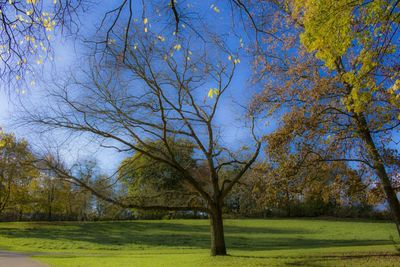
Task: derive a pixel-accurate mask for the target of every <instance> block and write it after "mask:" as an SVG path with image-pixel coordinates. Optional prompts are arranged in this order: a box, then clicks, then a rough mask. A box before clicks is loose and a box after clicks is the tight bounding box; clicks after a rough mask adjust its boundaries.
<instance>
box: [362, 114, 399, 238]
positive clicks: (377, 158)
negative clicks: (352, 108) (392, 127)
mask: <svg viewBox="0 0 400 267" xmlns="http://www.w3.org/2000/svg"><path fill="white" fill-rule="evenodd" d="M357 123H358V132H359V134H360V137H361V139H362V140H363V141H364V142H365V144H366V147H367V151H368V155H369V156H370V157H371V159H372V165H373V168H374V171H375V174H376V175H377V176H378V177H379V179H380V181H381V183H382V186H383V190H384V192H385V195H386V200H387V202H388V203H389V206H390V211H391V213H392V217H393V220H394V222H395V224H396V227H397V232H398V234H399V236H400V203H399V199H398V198H397V195H396V191H395V190H394V189H393V186H392V183H391V181H390V178H389V176H388V174H387V172H386V168H385V165H384V163H383V159H382V157H381V155H380V154H379V152H378V149H377V148H376V145H375V142H374V140H373V138H372V136H371V132H370V130H369V128H368V124H367V121H366V119H365V117H364V116H363V115H362V114H361V115H358V116H357Z"/></svg>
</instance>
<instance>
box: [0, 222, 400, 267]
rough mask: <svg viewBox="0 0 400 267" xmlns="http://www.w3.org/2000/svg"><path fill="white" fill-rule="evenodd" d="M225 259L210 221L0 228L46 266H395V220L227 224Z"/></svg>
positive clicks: (0, 239) (1, 238)
mask: <svg viewBox="0 0 400 267" xmlns="http://www.w3.org/2000/svg"><path fill="white" fill-rule="evenodd" d="M225 226H226V227H225V228H226V229H225V230H226V241H227V246H228V253H229V254H230V256H228V257H210V256H209V250H208V248H209V243H210V238H209V226H208V221H207V220H169V221H123V222H88V223H77V222H62V223H0V249H4V250H13V251H26V252H31V253H32V254H33V255H34V257H35V258H37V259H38V260H40V261H43V262H46V263H48V264H50V265H51V266H282V265H297V266H396V264H398V262H400V257H399V256H396V254H395V252H396V249H395V246H394V245H393V240H392V238H393V237H395V240H397V242H399V240H398V238H396V230H395V227H394V225H393V224H392V223H388V222H369V221H333V220H301V219H298V220H226V222H225Z"/></svg>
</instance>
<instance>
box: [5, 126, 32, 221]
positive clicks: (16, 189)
mask: <svg viewBox="0 0 400 267" xmlns="http://www.w3.org/2000/svg"><path fill="white" fill-rule="evenodd" d="M34 160H35V158H34V156H33V155H32V153H31V151H30V149H29V147H28V143H27V142H26V141H25V140H17V139H16V138H15V136H14V135H12V134H7V133H3V132H2V133H0V213H1V212H3V211H4V210H5V209H6V208H8V207H9V205H10V204H14V205H16V206H14V207H13V208H17V207H18V206H21V204H23V203H24V202H26V201H28V200H29V194H28V190H29V187H30V185H31V182H32V179H34V178H35V177H37V176H38V171H37V169H35V168H34V167H33V162H34ZM18 210H19V209H18Z"/></svg>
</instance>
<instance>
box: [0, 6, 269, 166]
mask: <svg viewBox="0 0 400 267" xmlns="http://www.w3.org/2000/svg"><path fill="white" fill-rule="evenodd" d="M191 2H193V3H194V4H195V5H196V4H197V5H198V7H196V6H193V7H190V8H194V9H196V8H200V9H201V11H200V13H201V14H202V16H203V17H204V18H205V19H206V21H208V22H209V23H210V24H211V25H212V27H213V28H215V29H218V30H219V31H221V32H223V33H224V35H225V36H224V38H225V40H226V42H227V43H228V45H229V46H232V47H233V48H237V47H238V46H239V45H240V42H239V40H240V38H242V39H243V40H242V42H244V45H245V46H246V35H245V33H244V32H241V31H240V27H238V28H237V32H236V33H233V32H229V31H228V29H229V28H230V27H228V26H229V25H230V23H231V21H230V19H231V18H230V13H229V7H228V6H222V5H221V6H219V5H218V4H216V2H217V1H197V2H196V1H191ZM191 2H189V1H187V3H189V4H190V3H191ZM115 3H117V1H115V2H112V1H103V4H100V5H96V6H95V7H92V9H91V12H90V13H87V14H85V15H84V16H82V17H81V29H80V33H79V34H80V35H81V36H86V38H87V36H93V38H96V36H95V30H96V28H97V26H98V25H99V23H100V19H101V17H102V15H103V14H104V12H105V11H106V10H109V9H110V8H111V6H112V5H113V4H115ZM185 3H186V2H185V1H183V3H182V4H185ZM188 7H189V6H188ZM215 7H216V8H217V9H215ZM136 9H137V8H136ZM200 9H196V10H200ZM217 11H218V12H217ZM135 12H136V14H135V16H134V17H135V18H137V21H138V22H137V23H139V24H140V22H141V21H142V18H141V15H142V13H141V10H139V9H137V10H136V11H135ZM146 17H148V18H149V21H150V23H149V24H150V27H153V30H158V29H157V28H158V27H159V26H158V25H157V24H156V23H154V24H152V23H151V22H152V19H153V17H154V19H156V17H157V16H156V14H152V13H151V12H148V13H147V14H146ZM163 29H164V28H163ZM164 34H165V35H167V34H168V33H165V32H164ZM170 35H171V38H173V37H172V33H170ZM239 37H240V38H239ZM53 48H54V64H53V63H51V62H46V63H45V66H43V68H44V70H45V73H46V75H45V77H44V81H43V83H42V82H41V81H39V79H38V80H37V83H36V86H33V87H32V86H31V87H30V88H28V90H27V93H26V94H23V95H21V94H13V93H12V94H11V98H9V97H7V96H6V95H5V94H4V92H1V93H0V94H1V95H0V125H1V126H2V127H3V128H4V129H5V130H6V131H12V132H15V133H16V135H17V136H18V137H23V138H26V139H28V140H29V141H30V142H31V143H32V145H33V146H34V147H35V146H36V147H40V146H41V142H43V139H45V140H46V139H47V138H53V139H54V140H56V141H59V142H61V141H63V139H64V137H63V136H62V135H61V136H58V137H57V136H52V137H44V136H38V135H37V134H34V133H32V131H31V129H29V128H25V127H19V128H14V127H13V126H12V125H10V123H9V121H10V118H11V117H12V116H13V113H14V106H17V109H18V108H19V103H18V102H19V101H22V102H26V100H28V102H31V103H33V105H39V106H40V105H41V104H42V103H41V101H42V92H41V86H43V85H44V84H46V83H48V80H47V79H48V78H49V77H47V76H50V75H48V74H52V73H55V72H57V74H56V75H61V76H63V75H64V73H66V72H68V71H69V70H71V69H76V66H82V64H84V60H83V61H82V59H84V58H85V57H84V55H85V54H87V52H88V50H86V45H85V44H84V42H83V41H82V39H76V38H75V37H74V36H72V37H61V36H60V34H58V35H57V38H55V41H54V42H53ZM241 53H242V54H241V55H240V57H241V63H240V64H239V65H238V71H237V75H236V76H235V79H234V82H233V86H232V88H233V89H232V90H231V91H230V92H229V93H228V96H227V97H226V98H224V100H223V102H222V105H221V108H220V110H219V112H218V114H217V117H216V118H217V121H218V122H219V123H220V124H221V125H222V129H223V137H224V142H225V143H226V144H228V145H231V146H234V147H241V146H242V145H246V144H247V143H248V139H247V138H248V136H249V135H248V132H247V129H245V128H244V127H243V120H240V118H241V117H242V115H243V110H242V109H240V108H237V106H235V105H233V103H234V102H239V103H241V104H243V105H246V104H247V103H248V101H249V100H250V99H251V97H252V95H253V93H254V90H258V89H257V88H256V87H255V86H251V83H250V82H249V79H250V78H251V75H252V69H251V62H250V56H246V53H244V51H243V50H242V52H241ZM53 68H55V69H53ZM16 89H18V88H14V90H16ZM11 90H12V91H13V89H11ZM205 94H206V90H205ZM238 96H239V97H238ZM273 125H274V123H272V125H270V127H273ZM259 127H260V128H263V129H265V124H264V123H261V124H260V125H259ZM40 139H42V140H40ZM64 147H65V149H64V157H65V158H66V160H67V161H69V162H73V161H75V160H76V159H78V158H86V157H91V158H96V159H98V161H99V163H100V166H101V168H102V169H103V170H104V171H106V172H112V171H113V170H114V169H115V167H116V166H117V165H118V163H119V162H120V161H121V160H122V159H123V158H124V157H125V156H126V155H121V154H118V153H116V152H115V151H112V150H110V149H107V150H106V149H100V148H99V147H98V146H97V145H96V144H91V143H90V140H87V139H85V138H80V139H74V140H73V141H71V142H69V143H68V145H66V146H64Z"/></svg>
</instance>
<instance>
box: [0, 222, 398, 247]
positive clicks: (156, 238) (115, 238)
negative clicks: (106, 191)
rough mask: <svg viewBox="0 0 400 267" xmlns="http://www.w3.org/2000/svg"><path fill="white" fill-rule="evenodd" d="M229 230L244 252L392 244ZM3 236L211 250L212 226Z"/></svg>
mask: <svg viewBox="0 0 400 267" xmlns="http://www.w3.org/2000/svg"><path fill="white" fill-rule="evenodd" d="M225 232H226V241H227V246H228V248H229V249H240V250H244V251H256V250H280V249H305V248H323V247H342V246H367V245H384V244H391V241H390V240H377V239H375V240H361V239H358V240H351V239H318V238H312V237H311V236H310V237H309V238H307V235H310V234H313V233H314V232H313V231H312V230H310V229H305V228H300V227H298V228H290V229H289V228H277V227H252V226H233V225H227V226H226V227H225ZM296 235H297V236H298V237H296ZM1 236H3V237H9V238H21V239H41V240H43V241H45V242H46V243H47V241H48V242H49V244H51V242H52V240H59V241H65V242H71V241H73V242H79V241H84V242H89V243H92V244H93V245H97V246H104V247H107V248H106V249H109V250H113V249H115V250H116V249H120V248H121V247H120V246H126V245H138V246H144V247H147V246H152V247H157V246H162V247H171V248H173V247H175V248H176V247H179V248H202V249H208V248H209V246H210V234H209V226H208V224H207V223H205V222H204V224H197V223H196V224H187V223H180V222H176V221H166V222H159V221H158V222H155V221H149V222H143V221H132V222H130V221H124V222H88V223H67V222H61V223H53V222H52V223H30V224H28V226H27V227H26V228H23V227H14V228H13V227H8V228H0V237H1ZM299 236H300V237H299ZM76 248H78V249H79V248H80V247H76ZM82 248H84V247H82ZM95 249H96V247H95Z"/></svg>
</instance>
